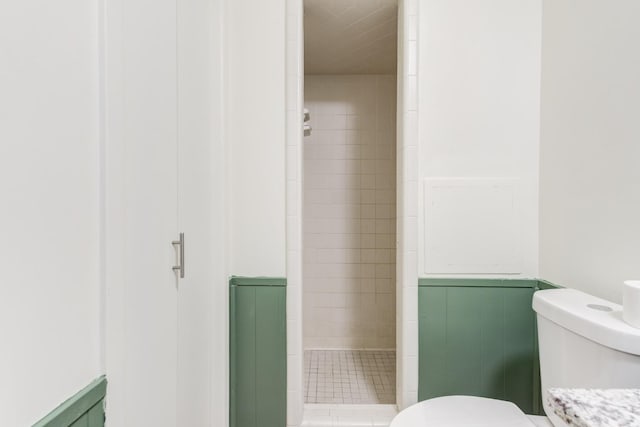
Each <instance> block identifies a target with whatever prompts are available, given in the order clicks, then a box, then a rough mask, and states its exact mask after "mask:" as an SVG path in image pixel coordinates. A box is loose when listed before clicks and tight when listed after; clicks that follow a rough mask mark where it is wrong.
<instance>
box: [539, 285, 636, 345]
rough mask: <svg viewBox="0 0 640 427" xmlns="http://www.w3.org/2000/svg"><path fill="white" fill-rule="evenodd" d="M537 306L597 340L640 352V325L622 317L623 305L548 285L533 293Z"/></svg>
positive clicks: (545, 314) (552, 318)
mask: <svg viewBox="0 0 640 427" xmlns="http://www.w3.org/2000/svg"><path fill="white" fill-rule="evenodd" d="M533 309H534V310H535V312H536V313H538V315H539V316H542V317H544V318H546V319H548V320H550V321H552V322H554V323H556V324H558V325H560V326H562V327H563V328H565V329H568V330H570V331H572V332H574V333H576V334H578V335H581V336H583V337H585V338H588V339H590V340H591V341H595V342H596V343H598V344H600V345H603V346H606V347H609V348H612V349H614V350H618V351H623V352H625V353H631V354H637V355H640V329H637V328H634V327H633V326H631V325H629V324H628V323H626V322H625V321H624V320H623V318H622V306H621V305H619V304H615V303H612V302H610V301H607V300H603V299H601V298H597V297H594V296H592V295H589V294H585V293H584V292H580V291H577V290H575V289H548V290H544V291H538V292H536V293H535V294H534V296H533Z"/></svg>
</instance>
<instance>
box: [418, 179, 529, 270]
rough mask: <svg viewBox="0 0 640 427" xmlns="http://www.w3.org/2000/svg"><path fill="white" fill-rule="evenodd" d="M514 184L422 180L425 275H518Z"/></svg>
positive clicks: (518, 217) (517, 215) (518, 212)
mask: <svg viewBox="0 0 640 427" xmlns="http://www.w3.org/2000/svg"><path fill="white" fill-rule="evenodd" d="M518 184H519V182H518V179H516V178H428V179H425V181H424V199H425V209H424V230H425V236H424V238H425V245H424V247H425V251H424V257H425V259H424V261H425V270H426V271H425V273H426V274H518V273H520V272H521V242H522V235H521V234H522V233H521V227H520V224H521V210H520V201H519V191H518V189H519V185H518Z"/></svg>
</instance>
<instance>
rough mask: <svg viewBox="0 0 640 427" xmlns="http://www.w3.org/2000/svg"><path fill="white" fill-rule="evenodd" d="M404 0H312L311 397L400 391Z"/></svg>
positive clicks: (343, 399)
mask: <svg viewBox="0 0 640 427" xmlns="http://www.w3.org/2000/svg"><path fill="white" fill-rule="evenodd" d="M397 39H398V4H397V0H378V1H362V0H341V1H337V2H327V1H326V0H304V52H305V53H304V69H305V76H304V107H305V109H306V110H307V111H308V116H309V117H308V118H309V121H308V122H307V125H308V126H307V130H306V132H305V133H306V135H307V136H305V138H304V141H303V161H302V165H303V166H302V172H303V173H302V176H303V215H302V232H303V238H302V240H303V271H302V274H303V283H304V286H303V296H302V299H303V301H302V302H303V306H302V308H303V310H302V311H303V347H304V371H303V381H304V392H303V393H304V401H305V403H308V404H395V403H396V242H397V238H396V212H397V209H396V199H397V194H396V188H397V183H396V181H397V179H396V176H397V173H396V172H397V171H396V152H397V148H396V147H397V145H396V116H397V105H396V104H397V103H396V99H397V90H396V87H397V78H396V77H397V76H396V72H397V68H398V65H397V61H398V60H397V56H398V55H397V45H398V43H397Z"/></svg>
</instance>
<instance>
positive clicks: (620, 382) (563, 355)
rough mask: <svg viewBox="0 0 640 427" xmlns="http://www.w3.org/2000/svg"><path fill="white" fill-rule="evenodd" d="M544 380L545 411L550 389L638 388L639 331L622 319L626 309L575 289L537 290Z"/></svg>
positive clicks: (555, 420)
mask: <svg viewBox="0 0 640 427" xmlns="http://www.w3.org/2000/svg"><path fill="white" fill-rule="evenodd" d="M533 309H534V310H535V312H536V313H537V320H538V341H539V348H540V376H541V382H542V384H541V386H542V400H543V405H544V411H545V413H546V414H547V416H548V417H549V418H550V420H551V421H552V423H553V424H554V425H556V426H560V425H564V424H563V423H562V422H560V421H559V419H558V418H557V417H556V416H555V415H554V414H553V410H551V409H550V407H549V403H548V402H547V400H548V396H547V390H548V389H550V388H556V387H559V388H640V329H636V328H634V327H632V326H630V325H628V324H627V323H625V322H624V320H622V306H620V305H618V304H614V303H611V302H609V301H606V300H603V299H600V298H596V297H594V296H591V295H588V294H585V293H583V292H580V291H577V290H574V289H550V290H544V291H538V292H536V293H535V294H534V297H533Z"/></svg>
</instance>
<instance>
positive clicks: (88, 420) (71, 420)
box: [33, 377, 107, 427]
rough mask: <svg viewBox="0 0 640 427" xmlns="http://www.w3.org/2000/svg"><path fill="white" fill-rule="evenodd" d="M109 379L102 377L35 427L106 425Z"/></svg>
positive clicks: (90, 426)
mask: <svg viewBox="0 0 640 427" xmlns="http://www.w3.org/2000/svg"><path fill="white" fill-rule="evenodd" d="M106 392H107V380H106V378H105V377H100V378H98V379H97V380H95V381H93V382H92V383H91V384H89V385H88V386H86V387H85V388H84V389H82V390H81V391H79V392H78V393H77V394H75V395H74V396H73V397H71V398H69V399H68V400H66V401H65V402H64V403H62V404H61V405H60V406H58V407H57V408H56V409H54V410H53V411H52V412H51V413H50V414H48V415H47V416H46V417H44V418H43V419H41V420H40V421H38V422H37V423H35V424H34V425H33V427H104V422H105V415H104V404H103V402H104V398H105V395H106Z"/></svg>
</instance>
